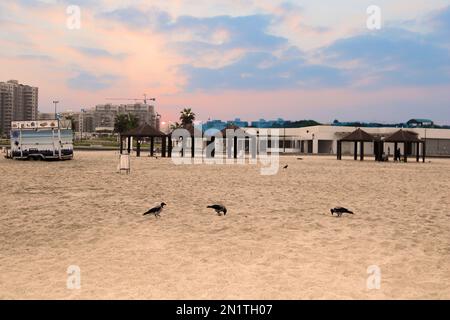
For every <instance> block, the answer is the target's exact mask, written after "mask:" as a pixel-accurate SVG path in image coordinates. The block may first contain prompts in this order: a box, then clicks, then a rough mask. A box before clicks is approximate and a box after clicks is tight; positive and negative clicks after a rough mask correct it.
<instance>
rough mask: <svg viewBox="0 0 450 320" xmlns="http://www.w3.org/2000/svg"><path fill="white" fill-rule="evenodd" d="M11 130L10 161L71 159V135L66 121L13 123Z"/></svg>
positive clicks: (70, 129) (68, 123)
mask: <svg viewBox="0 0 450 320" xmlns="http://www.w3.org/2000/svg"><path fill="white" fill-rule="evenodd" d="M11 128H12V129H11V154H10V157H11V158H12V159H34V160H41V159H42V160H69V159H72V158H73V133H72V128H71V122H70V121H68V120H45V121H13V122H12V123H11Z"/></svg>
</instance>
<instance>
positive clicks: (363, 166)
mask: <svg viewBox="0 0 450 320" xmlns="http://www.w3.org/2000/svg"><path fill="white" fill-rule="evenodd" d="M303 158H304V160H303V161H300V160H297V157H295V156H283V157H281V160H280V164H281V165H285V164H288V165H289V168H288V169H287V170H280V171H279V173H278V174H277V175H274V176H262V175H260V167H259V166H257V165H221V166H219V165H189V166H188V165H181V166H176V165H174V164H173V163H172V162H171V160H170V159H153V158H149V157H146V156H144V157H141V158H134V157H133V158H132V162H131V165H132V173H131V174H130V175H125V174H118V173H117V171H116V169H117V163H118V154H117V153H116V152H80V151H79V152H76V153H75V159H74V160H72V161H65V162H40V161H39V162H21V161H12V160H6V159H4V158H3V157H2V158H1V159H0V176H1V179H0V189H1V190H2V192H1V195H0V204H1V206H0V211H1V214H0V298H1V299H36V298H42V299H91V298H94V299H384V298H387V299H402V298H406V299H412V298H417V299H430V298H436V299H450V210H449V209H450V198H449V194H448V192H449V186H450V159H431V163H413V162H411V163H407V164H404V163H392V162H390V163H375V162H373V161H365V162H360V161H351V160H349V159H347V160H343V161H337V160H335V158H334V157H312V156H311V157H308V156H305V157H303ZM160 201H164V202H166V203H167V205H168V206H167V207H166V210H165V211H164V212H163V213H162V217H161V218H160V219H156V218H155V217H153V216H147V217H143V216H142V213H143V212H145V211H146V210H147V209H148V208H149V207H151V206H153V205H154V204H155V203H157V202H160ZM215 202H222V203H223V204H224V205H226V206H227V208H228V214H227V216H225V217H223V216H222V217H219V216H217V215H215V213H214V212H213V211H211V210H210V209H206V206H207V205H208V204H211V203H215ZM337 205H341V206H346V207H348V208H351V209H352V210H354V212H355V215H353V216H351V215H348V216H343V217H342V218H336V217H335V216H334V217H333V216H331V214H330V212H329V210H330V208H332V207H334V206H337ZM70 265H77V266H79V267H80V270H81V289H77V290H70V289H68V288H67V286H66V280H67V273H66V271H67V268H68V267H69V266H70ZM371 265H376V266H378V267H379V268H380V270H381V287H380V289H378V290H377V289H375V290H369V289H368V288H367V285H366V281H367V278H368V276H369V274H368V273H367V268H368V267H369V266H371Z"/></svg>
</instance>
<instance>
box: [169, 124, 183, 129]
mask: <svg viewBox="0 0 450 320" xmlns="http://www.w3.org/2000/svg"><path fill="white" fill-rule="evenodd" d="M178 128H181V124H180V123H179V122H175V123H172V124H171V125H170V129H171V130H175V129H178Z"/></svg>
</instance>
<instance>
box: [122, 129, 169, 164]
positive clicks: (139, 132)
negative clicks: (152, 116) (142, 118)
mask: <svg viewBox="0 0 450 320" xmlns="http://www.w3.org/2000/svg"><path fill="white" fill-rule="evenodd" d="M131 137H133V138H136V140H137V150H136V156H137V157H139V156H140V155H141V142H140V139H142V138H150V155H151V156H153V148H154V145H155V138H161V139H162V148H161V156H162V157H165V156H166V137H167V135H166V134H164V133H163V132H161V131H159V130H157V129H156V128H154V127H152V126H150V125H149V124H147V123H145V124H142V125H140V126H138V127H137V128H134V129H131V130H128V131H126V132H124V133H122V134H121V138H120V153H121V154H122V152H123V139H122V138H127V139H128V153H130V152H131Z"/></svg>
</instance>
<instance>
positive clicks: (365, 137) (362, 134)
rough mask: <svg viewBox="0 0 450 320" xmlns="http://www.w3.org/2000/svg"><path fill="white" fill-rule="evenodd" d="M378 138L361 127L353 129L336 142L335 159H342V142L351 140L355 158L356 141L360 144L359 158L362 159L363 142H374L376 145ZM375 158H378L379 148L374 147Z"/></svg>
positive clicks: (356, 150) (356, 151) (356, 158)
mask: <svg viewBox="0 0 450 320" xmlns="http://www.w3.org/2000/svg"><path fill="white" fill-rule="evenodd" d="M378 140H379V139H377V138H376V137H374V136H373V135H371V134H369V133H367V132H366V131H364V130H362V129H361V128H358V129H356V130H355V131H353V132H351V133H349V134H347V135H345V136H344V137H342V138H341V139H340V140H338V142H337V159H338V160H341V159H342V142H353V143H354V152H353V156H354V159H355V160H358V142H359V146H360V151H359V153H360V160H361V161H363V160H364V143H365V142H374V143H376V145H377V146H378ZM375 149H376V152H375V159H376V160H378V159H379V151H378V150H379V148H378V147H377V148H375Z"/></svg>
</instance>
